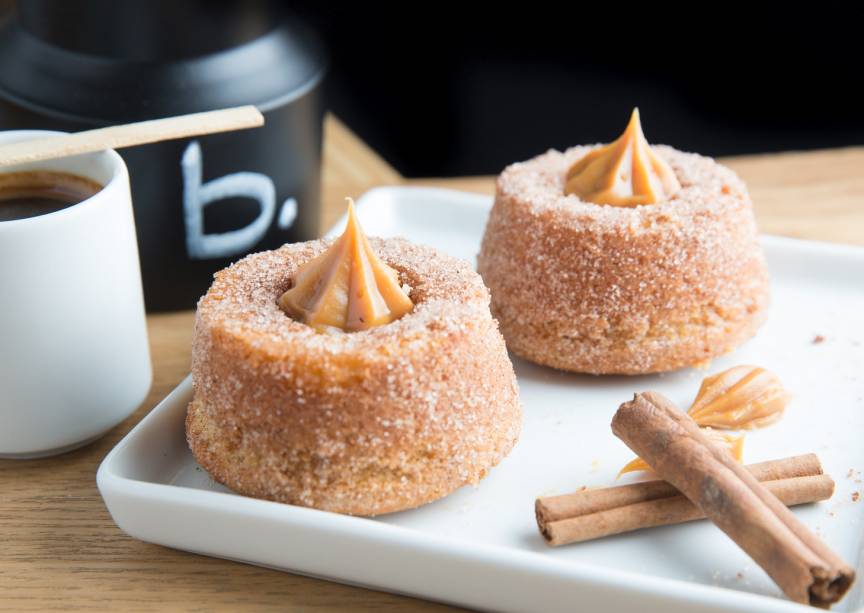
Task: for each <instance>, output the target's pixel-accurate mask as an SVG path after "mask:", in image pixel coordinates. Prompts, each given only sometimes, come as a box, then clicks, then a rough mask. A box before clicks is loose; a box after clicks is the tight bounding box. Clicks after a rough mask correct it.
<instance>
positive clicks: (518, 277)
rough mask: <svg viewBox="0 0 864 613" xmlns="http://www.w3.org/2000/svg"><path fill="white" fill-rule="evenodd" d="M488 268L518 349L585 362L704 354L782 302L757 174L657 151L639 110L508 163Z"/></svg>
mask: <svg viewBox="0 0 864 613" xmlns="http://www.w3.org/2000/svg"><path fill="white" fill-rule="evenodd" d="M478 270H479V271H480V274H481V275H482V276H483V280H484V281H485V282H486V284H487V286H488V287H489V290H490V291H491V294H492V313H493V315H494V316H495V317H496V318H497V319H498V321H499V323H500V326H501V332H502V333H503V334H504V338H505V339H506V340H507V346H508V348H509V349H510V350H511V351H512V352H513V353H515V354H516V355H519V356H520V357H523V358H525V359H528V360H531V361H533V362H537V363H539V364H544V365H547V366H552V367H555V368H560V369H563V370H569V371H575V372H585V373H595V374H607V373H610V374H611V373H618V374H641V373H651V372H661V371H668V370H674V369H678V368H682V367H685V366H693V365H697V364H700V363H702V362H705V361H706V360H709V359H710V358H713V357H715V356H719V355H722V354H724V353H727V352H729V351H731V350H732V349H734V348H735V347H737V346H738V345H740V344H741V343H743V342H744V341H746V340H748V339H749V338H751V337H752V336H753V335H754V334H755V332H756V330H757V329H758V328H759V326H760V325H761V324H762V322H763V321H764V319H765V317H766V314H767V307H768V303H769V286H768V273H767V269H766V266H765V260H764V257H763V254H762V249H761V247H760V245H759V240H758V235H757V229H756V222H755V219H754V216H753V206H752V203H751V201H750V196H749V195H748V193H747V188H746V187H745V185H744V183H743V182H742V181H741V180H740V179H739V178H738V177H737V176H736V175H735V173H734V172H732V171H731V170H729V169H728V168H726V167H724V166H722V165H720V164H718V163H717V162H715V161H714V160H712V159H710V158H706V157H702V156H700V155H696V154H693V153H683V152H681V151H677V150H676V149H673V148H671V147H667V146H662V145H661V146H656V147H650V146H649V145H648V143H647V142H646V141H645V137H644V135H643V134H642V128H641V125H640V123H639V115H638V111H634V113H633V116H632V118H631V120H630V124H629V125H628V127H627V130H626V131H625V132H624V134H623V135H622V136H621V137H620V138H619V139H618V140H616V141H615V142H613V143H611V144H609V145H592V146H582V147H573V148H571V149H568V150H567V151H564V152H563V153H562V152H559V151H549V152H548V153H545V154H543V155H540V156H538V157H536V158H533V159H531V160H528V161H527V162H522V163H518V164H513V165H511V166H509V167H508V168H506V169H505V170H504V172H503V173H502V174H501V175H500V176H499V178H498V183H497V192H496V196H495V204H494V206H493V208H492V212H491V214H490V217H489V221H488V224H487V226H486V232H485V235H484V237H483V244H482V247H481V251H480V255H479V257H478Z"/></svg>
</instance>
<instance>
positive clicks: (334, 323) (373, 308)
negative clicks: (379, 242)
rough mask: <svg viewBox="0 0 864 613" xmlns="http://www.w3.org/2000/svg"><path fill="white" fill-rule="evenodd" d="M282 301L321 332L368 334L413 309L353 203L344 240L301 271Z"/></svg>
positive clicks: (295, 315) (287, 310)
mask: <svg viewBox="0 0 864 613" xmlns="http://www.w3.org/2000/svg"><path fill="white" fill-rule="evenodd" d="M278 302H279V307H280V308H281V309H282V310H283V311H285V313H287V314H288V315H289V316H290V317H292V318H293V319H296V320H297V321H301V322H303V323H305V324H307V325H309V326H312V327H313V328H315V329H316V330H319V331H322V332H324V331H334V330H342V331H344V332H355V331H358V330H367V329H369V328H374V327H376V326H381V325H383V324H386V323H390V322H391V321H394V320H396V319H399V318H400V317H402V316H403V315H405V314H406V313H409V312H410V311H411V310H412V309H413V308H414V304H413V303H412V302H411V299H410V298H409V297H408V294H407V293H406V292H405V290H404V289H402V286H401V285H400V283H399V276H398V274H397V273H396V271H395V270H393V269H392V268H390V267H389V266H387V264H385V263H384V262H382V261H381V259H380V258H379V257H378V256H377V255H375V252H374V251H372V247H371V246H370V245H369V240H368V239H367V238H366V235H365V234H363V230H362V229H361V228H360V223H359V222H358V221H357V216H356V214H355V213H354V203H353V201H352V200H351V199H350V198H348V225H347V226H346V227H345V231H344V232H343V233H342V236H340V237H339V238H338V239H337V240H336V242H334V243H333V244H332V245H331V246H330V248H329V249H327V250H326V251H325V252H324V253H322V254H320V255H319V256H317V257H315V258H314V259H312V260H310V261H309V262H307V263H306V264H305V265H303V266H302V267H301V268H300V270H299V271H298V273H297V275H296V277H295V280H294V286H293V287H292V288H291V289H289V290H288V291H286V292H285V293H284V294H282V296H281V297H280V298H279V301H278Z"/></svg>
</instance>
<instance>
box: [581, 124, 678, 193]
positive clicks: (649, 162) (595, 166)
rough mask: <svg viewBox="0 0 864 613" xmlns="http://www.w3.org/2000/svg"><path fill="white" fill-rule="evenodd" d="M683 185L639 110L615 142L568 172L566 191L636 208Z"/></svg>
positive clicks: (599, 149)
mask: <svg viewBox="0 0 864 613" xmlns="http://www.w3.org/2000/svg"><path fill="white" fill-rule="evenodd" d="M679 189H681V184H680V183H678V179H677V178H676V177H675V172H674V171H673V170H672V168H670V167H669V164H667V163H666V162H665V161H664V160H663V159H662V158H660V157H659V156H658V155H657V154H656V153H654V151H653V150H652V149H651V147H650V146H649V145H648V141H646V140H645V135H644V134H643V133H642V124H640V123H639V109H633V114H632V115H631V116H630V123H628V124H627V128H626V129H625V130H624V133H623V134H622V135H621V136H619V137H618V140H616V141H615V142H612V143H609V144H608V145H604V146H602V147H598V148H597V149H594V150H593V151H591V152H590V153H588V154H587V155H585V157H583V158H581V159H580V160H578V161H577V162H576V163H575V164H573V165H572V166H571V167H570V169H569V170H568V171H567V181H566V184H565V186H564V193H565V194H567V195H570V194H575V195H576V196H579V198H580V199H581V200H584V201H585V202H593V203H594V204H609V205H612V206H620V207H635V206H639V205H640V204H656V203H657V202H660V201H662V200H665V199H668V198H670V197H671V196H672V195H674V194H675V192H677V191H678V190H679Z"/></svg>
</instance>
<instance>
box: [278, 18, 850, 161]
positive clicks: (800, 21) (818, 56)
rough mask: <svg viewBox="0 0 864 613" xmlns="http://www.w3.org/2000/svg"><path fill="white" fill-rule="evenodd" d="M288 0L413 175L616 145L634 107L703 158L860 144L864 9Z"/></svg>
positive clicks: (339, 81) (392, 154)
mask: <svg viewBox="0 0 864 613" xmlns="http://www.w3.org/2000/svg"><path fill="white" fill-rule="evenodd" d="M290 4H292V6H293V7H294V8H295V10H297V11H298V12H300V13H302V14H303V15H304V16H305V17H307V18H308V19H310V20H311V21H313V22H314V23H315V24H316V25H317V26H318V28H319V29H320V31H321V32H322V33H323V34H324V36H325V38H326V40H327V44H328V45H329V47H330V50H331V54H332V58H333V68H332V73H331V79H330V82H329V93H330V101H331V107H332V108H333V110H334V111H335V112H336V113H337V114H338V115H339V116H340V117H342V118H343V119H344V120H345V121H346V122H347V123H348V124H349V125H350V126H351V127H352V128H353V129H354V130H355V131H356V132H358V133H359V134H360V136H361V137H363V138H364V139H365V140H367V141H368V142H370V143H372V144H373V146H374V147H375V148H376V149H377V150H378V151H379V152H380V153H381V154H382V155H384V157H385V158H387V160H388V161H390V162H391V163H392V164H393V165H395V166H396V167H397V168H398V169H399V170H400V171H402V172H403V174H406V175H409V176H424V175H427V176H428V175H462V174H489V173H497V172H498V171H500V169H501V168H502V167H503V166H505V165H506V164H508V163H510V162H512V161H515V160H521V159H525V158H527V157H530V156H532V155H535V154H537V153H540V152H542V151H545V150H546V149H548V148H550V147H554V148H563V147H567V146H569V145H575V144H582V143H593V142H608V141H610V140H612V139H614V138H615V137H616V136H617V135H618V133H619V132H620V131H622V130H623V128H624V126H625V124H626V122H627V119H628V117H629V113H630V111H631V109H632V107H633V106H636V105H638V106H639V107H640V111H641V115H642V123H643V127H644V129H645V133H646V136H647V137H648V139H649V141H651V142H655V143H668V144H671V145H674V146H676V147H678V148H679V149H684V150H689V151H698V152H701V153H704V154H708V155H729V154H739V153H754V152H768V151H778V150H788V149H811V148H819V147H834V146H843V145H860V144H864V112H862V96H861V89H862V82H864V67H862V60H864V51H862V49H864V48H862V25H864V10H862V9H860V8H858V9H855V10H850V9H849V8H846V9H842V10H838V9H836V8H832V7H831V6H830V5H826V4H825V3H822V4H819V5H815V4H811V5H808V10H807V11H798V12H796V11H795V10H794V9H790V6H791V5H788V4H785V5H783V7H782V8H778V9H775V10H772V11H770V12H769V11H765V12H763V13H760V12H759V11H756V10H754V9H753V6H752V4H753V3H751V6H746V7H740V8H737V9H736V8H735V5H733V4H724V5H720V4H715V3H688V4H687V5H684V6H685V7H689V8H678V9H674V8H671V7H670V10H668V14H666V15H664V14H662V11H660V10H659V9H657V5H656V4H655V3H652V4H651V5H650V6H651V7H652V10H642V11H639V10H634V9H632V8H629V7H628V6H627V4H625V3H609V9H607V10H590V9H586V6H588V5H589V3H569V4H559V3H554V4H553V3H549V4H545V3H533V4H532V3H525V2H519V3H515V4H486V5H483V6H481V5H479V4H471V3H461V4H460V3H445V4H440V3H438V4H431V5H425V4H417V3H404V4H401V5H394V6H391V7H389V8H388V9H386V10H383V9H381V10H375V9H373V8H372V7H373V6H374V4H373V5H370V4H367V3H345V4H336V3H332V4H331V3H325V4H323V5H322V4H321V3H320V2H309V3H290ZM847 6H857V7H860V6H861V5H860V4H855V5H851V4H850V5H847Z"/></svg>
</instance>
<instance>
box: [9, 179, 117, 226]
mask: <svg viewBox="0 0 864 613" xmlns="http://www.w3.org/2000/svg"><path fill="white" fill-rule="evenodd" d="M101 189H102V186H101V185H99V184H98V183H96V182H95V181H92V180H90V179H86V178H84V177H79V176H78V175H73V174H69V173H66V172H54V171H49V170H38V171H27V172H9V173H0V222H2V221H11V220H13V219H26V218H27V217H37V216H39V215H45V214H47V213H53V212H54V211H59V210H61V209H65V208H67V207H70V206H72V205H73V204H78V203H79V202H81V201H82V200H86V199H87V198H89V197H90V196H92V195H94V194H95V193H96V192H98V191H99V190H101Z"/></svg>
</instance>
